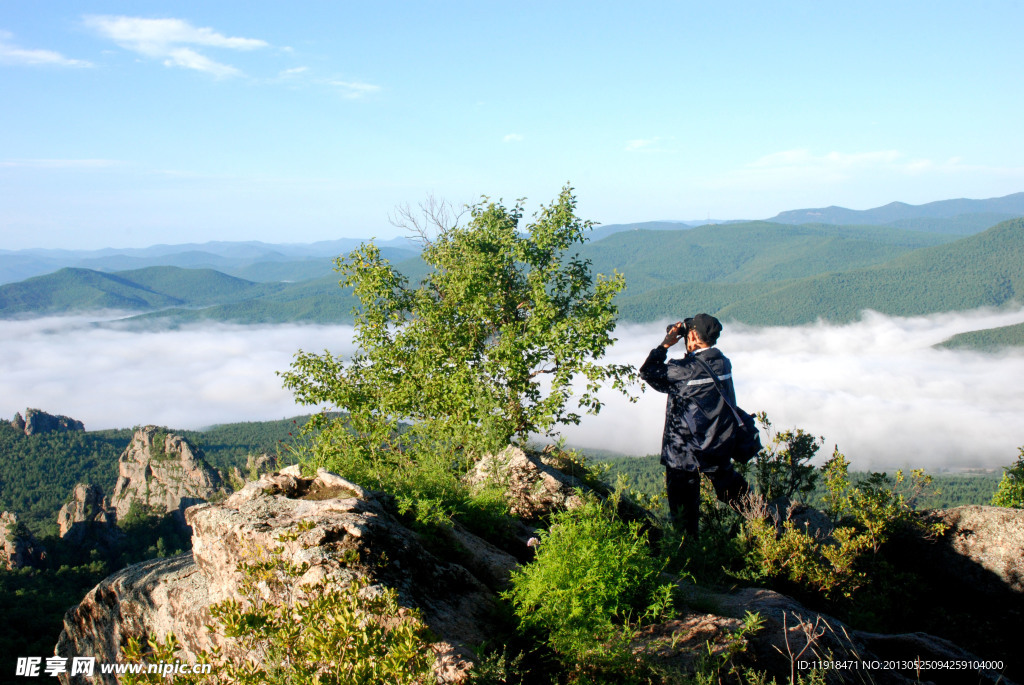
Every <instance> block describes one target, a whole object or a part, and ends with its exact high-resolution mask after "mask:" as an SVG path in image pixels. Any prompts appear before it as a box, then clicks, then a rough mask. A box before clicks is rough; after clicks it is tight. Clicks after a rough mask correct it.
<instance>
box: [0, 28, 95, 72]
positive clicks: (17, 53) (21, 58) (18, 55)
mask: <svg viewBox="0 0 1024 685" xmlns="http://www.w3.org/2000/svg"><path fill="white" fill-rule="evenodd" d="M11 38H13V35H12V34H11V33H9V32H7V31H0V64H13V65H23V66H33V67H35V66H54V67H91V66H93V64H92V62H87V61H86V60H81V59H71V58H69V57H65V56H64V55H62V54H60V53H59V52H54V51H53V50H30V49H26V48H20V47H17V46H16V45H12V44H10V43H9V42H8V41H9V40H10V39H11Z"/></svg>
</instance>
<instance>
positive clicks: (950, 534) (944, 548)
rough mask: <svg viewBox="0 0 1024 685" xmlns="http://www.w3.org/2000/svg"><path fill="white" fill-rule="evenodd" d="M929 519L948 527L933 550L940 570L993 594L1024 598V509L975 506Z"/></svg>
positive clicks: (939, 514)
mask: <svg viewBox="0 0 1024 685" xmlns="http://www.w3.org/2000/svg"><path fill="white" fill-rule="evenodd" d="M929 520H930V521H931V522H940V523H943V524H944V525H945V526H946V532H945V533H944V534H943V535H942V536H941V537H940V538H939V540H938V541H937V543H936V544H935V545H933V546H932V550H931V552H932V554H931V556H933V557H934V558H935V560H936V561H937V562H938V564H937V567H938V568H941V569H943V571H945V572H946V573H947V574H950V575H953V576H956V577H958V578H960V579H962V580H963V581H964V582H966V583H967V584H970V585H973V586H974V587H976V588H978V589H983V590H985V591H987V592H989V593H990V594H1000V593H1001V592H1003V591H1005V590H1009V591H1011V592H1013V593H1016V594H1018V595H1024V510H1021V509H1007V508H1004V507H986V506H979V505H971V506H964V507H956V508H954V509H943V510H938V511H933V512H931V514H930V515H929Z"/></svg>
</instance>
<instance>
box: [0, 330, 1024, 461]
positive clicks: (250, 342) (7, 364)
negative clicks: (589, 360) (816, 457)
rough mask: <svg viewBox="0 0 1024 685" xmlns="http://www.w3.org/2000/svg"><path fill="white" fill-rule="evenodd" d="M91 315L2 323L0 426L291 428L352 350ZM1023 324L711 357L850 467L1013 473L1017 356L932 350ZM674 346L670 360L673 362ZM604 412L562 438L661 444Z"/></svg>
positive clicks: (332, 342)
mask: <svg viewBox="0 0 1024 685" xmlns="http://www.w3.org/2000/svg"><path fill="white" fill-rule="evenodd" d="M92 320H93V319H92V318H87V317H72V318H48V319H36V320H27V321H6V322H4V324H3V326H0V416H5V417H8V418H9V417H11V416H13V415H14V412H16V411H22V410H24V409H25V408H26V407H38V408H40V409H44V410H46V411H49V412H52V413H59V414H66V415H68V416H72V417H74V418H77V419H80V420H82V421H84V422H85V424H86V427H87V428H89V429H90V430H94V429H100V428H112V427H128V426H132V425H137V424H147V423H153V424H163V425H168V426H171V427H176V428H198V427H202V426H206V425H210V424H213V423H223V422H229V421H253V420H269V419H278V418H284V417H287V416H292V415H295V414H299V413H305V412H307V411H308V409H307V408H304V407H300V406H296V405H295V403H294V402H293V400H292V397H291V395H290V394H289V393H288V392H287V391H286V390H284V389H283V388H282V386H281V380H280V378H278V377H277V376H276V375H275V372H276V371H283V370H286V369H287V368H288V367H289V364H290V362H291V360H292V356H293V354H294V353H295V352H296V351H297V350H298V349H299V348H302V349H306V350H309V351H320V350H323V349H331V351H332V352H334V353H336V354H345V353H348V352H349V351H351V349H352V348H351V339H352V329H351V327H348V326H313V325H305V326H296V325H289V326H259V327H257V326H251V327H245V326H230V325H206V326H187V327H184V328H181V329H179V330H173V331H155V330H148V331H134V332H133V331H127V330H118V329H116V328H97V327H94V326H92V325H90V322H91V321H92ZM1020 321H1024V310H1016V311H1010V312H1002V311H1000V312H992V311H977V312H969V313H961V314H941V315H934V316H928V317H917V318H905V319H904V318H894V317H885V316H881V315H878V314H870V313H869V314H867V315H866V316H865V317H864V318H863V319H862V320H861V321H859V322H856V323H852V324H848V325H843V326H837V325H830V324H823V323H818V324H812V325H808V326H802V327H799V328H781V327H779V328H752V327H746V326H742V325H739V324H733V323H729V322H726V325H725V331H724V332H723V334H722V338H721V340H720V341H719V343H720V347H721V349H722V351H723V352H725V354H727V355H728V356H729V357H730V359H731V360H732V362H733V369H734V372H735V383H736V391H737V397H738V400H739V404H740V406H742V407H743V408H744V409H746V410H748V411H766V412H767V413H768V415H769V417H770V418H771V419H772V421H773V422H774V424H775V426H776V427H777V428H779V429H787V428H792V427H800V428H803V429H805V430H807V431H809V432H810V433H812V434H813V435H820V436H824V437H825V447H824V448H822V451H821V452H822V454H821V456H822V458H824V457H825V456H827V454H830V453H831V450H832V445H833V444H838V446H839V448H840V450H842V451H843V452H844V453H845V454H846V455H847V457H849V458H850V460H851V461H852V462H853V466H854V468H856V469H869V468H871V469H889V470H891V469H893V468H898V467H902V466H911V467H916V466H925V467H928V468H931V469H936V470H937V469H941V468H946V467H948V468H964V467H989V468H996V467H999V466H1004V465H1008V464H1009V463H1011V462H1012V461H1013V460H1014V459H1015V458H1016V455H1017V447H1018V446H1020V445H1022V444H1024V424H1022V423H1021V422H1020V416H1021V415H1022V414H1024V392H1022V391H1021V389H1020V383H1019V379H1020V378H1024V351H1019V350H1018V351H1013V352H1006V353H1002V354H994V355H993V354H978V353H970V352H962V351H950V350H936V349H932V345H934V344H935V343H937V342H940V341H942V340H944V339H946V338H947V337H949V336H950V335H953V334H955V333H958V332H962V331H966V330H974V329H977V328H987V327H992V326H1001V325H1007V324H1011V323H1018V322H1020ZM616 333H617V337H618V338H619V342H618V343H617V344H616V345H615V347H614V348H613V350H612V351H611V353H610V355H609V356H608V359H607V361H612V362H616V363H627V364H633V365H636V366H639V365H640V364H641V363H642V362H643V360H644V359H645V358H646V356H647V353H648V352H649V351H650V349H651V348H652V347H654V345H656V344H657V343H658V342H659V341H660V340H661V338H662V335H663V334H664V323H655V324H650V325H622V326H620V327H619V329H618V330H617V331H616ZM675 355H676V352H675V351H673V353H672V356H675ZM601 396H602V398H603V400H604V401H605V402H606V406H605V409H604V411H602V413H601V414H600V415H598V416H596V417H590V416H587V417H585V418H584V420H583V423H582V424H581V425H580V426H577V427H567V428H564V429H563V430H562V433H563V434H564V435H566V436H567V437H568V439H569V442H570V444H578V445H583V446H591V447H601V448H606V449H613V450H619V451H622V452H626V453H632V454H655V453H657V452H658V451H659V449H660V440H661V429H662V424H663V422H664V411H665V398H664V396H663V395H661V394H659V393H656V392H653V391H650V390H648V391H647V392H645V393H643V394H642V395H641V397H640V400H639V402H638V403H636V404H631V403H629V402H627V401H625V400H624V399H622V398H621V396H620V395H618V394H617V393H614V392H611V391H607V392H604V391H603V392H602V395H601Z"/></svg>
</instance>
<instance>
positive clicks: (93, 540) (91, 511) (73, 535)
mask: <svg viewBox="0 0 1024 685" xmlns="http://www.w3.org/2000/svg"><path fill="white" fill-rule="evenodd" d="M116 521H117V512H116V511H115V510H114V509H113V508H112V507H111V506H110V503H109V502H108V501H107V500H106V498H104V497H103V490H102V489H101V488H100V486H98V485H89V484H86V483H79V484H78V485H76V486H75V489H74V490H73V491H72V493H71V501H70V502H67V503H66V504H65V505H64V506H63V507H61V508H60V511H59V512H58V513H57V528H58V531H59V533H60V536H61V538H63V539H64V540H66V541H68V542H69V543H71V544H73V545H79V546H81V545H84V544H87V543H88V544H94V545H98V546H100V547H103V546H109V545H111V544H113V543H115V542H117V540H118V539H120V537H121V535H120V531H119V530H118V529H117V527H116V525H115V524H116Z"/></svg>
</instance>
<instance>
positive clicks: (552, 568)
mask: <svg viewBox="0 0 1024 685" xmlns="http://www.w3.org/2000/svg"><path fill="white" fill-rule="evenodd" d="M614 512H615V504H614V503H602V502H600V501H598V500H596V499H595V498H592V497H588V498H586V500H585V502H584V504H583V505H582V506H581V507H579V508H577V509H574V510H572V511H564V512H559V513H557V514H555V515H554V516H553V517H552V522H551V527H550V528H549V529H548V530H546V531H541V533H540V534H539V539H538V541H537V545H536V548H537V554H536V558H535V560H534V561H533V562H532V563H530V564H527V565H525V566H523V567H522V568H521V569H519V570H518V571H516V572H515V573H513V575H512V588H511V589H510V590H509V591H507V592H506V593H505V595H504V596H505V598H506V599H510V600H511V601H512V602H513V604H514V607H515V613H516V615H517V616H518V617H519V619H520V621H521V626H522V627H523V628H524V629H526V630H530V629H537V630H539V631H541V632H542V633H544V634H546V635H547V639H548V642H549V644H550V646H551V647H552V649H554V651H555V652H557V653H558V654H559V655H561V656H562V658H563V659H564V660H565V661H566V662H568V663H579V664H602V663H605V664H607V663H610V662H613V661H615V659H616V658H617V657H619V656H621V649H622V648H623V647H624V645H625V643H628V641H629V639H630V638H631V637H632V635H633V633H632V628H634V627H635V626H637V625H639V624H640V623H643V622H645V621H650V620H654V619H656V618H658V617H661V616H663V615H664V614H665V613H666V612H667V611H668V610H669V608H670V606H671V596H670V593H671V585H667V584H659V582H658V580H659V574H660V572H661V569H662V564H661V562H660V561H659V560H658V559H656V558H655V557H653V556H652V555H651V553H650V548H649V546H648V544H647V535H646V533H644V532H642V531H641V529H640V524H638V523H625V522H623V521H622V520H620V519H619V518H617V517H616V515H615V513H614Z"/></svg>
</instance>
